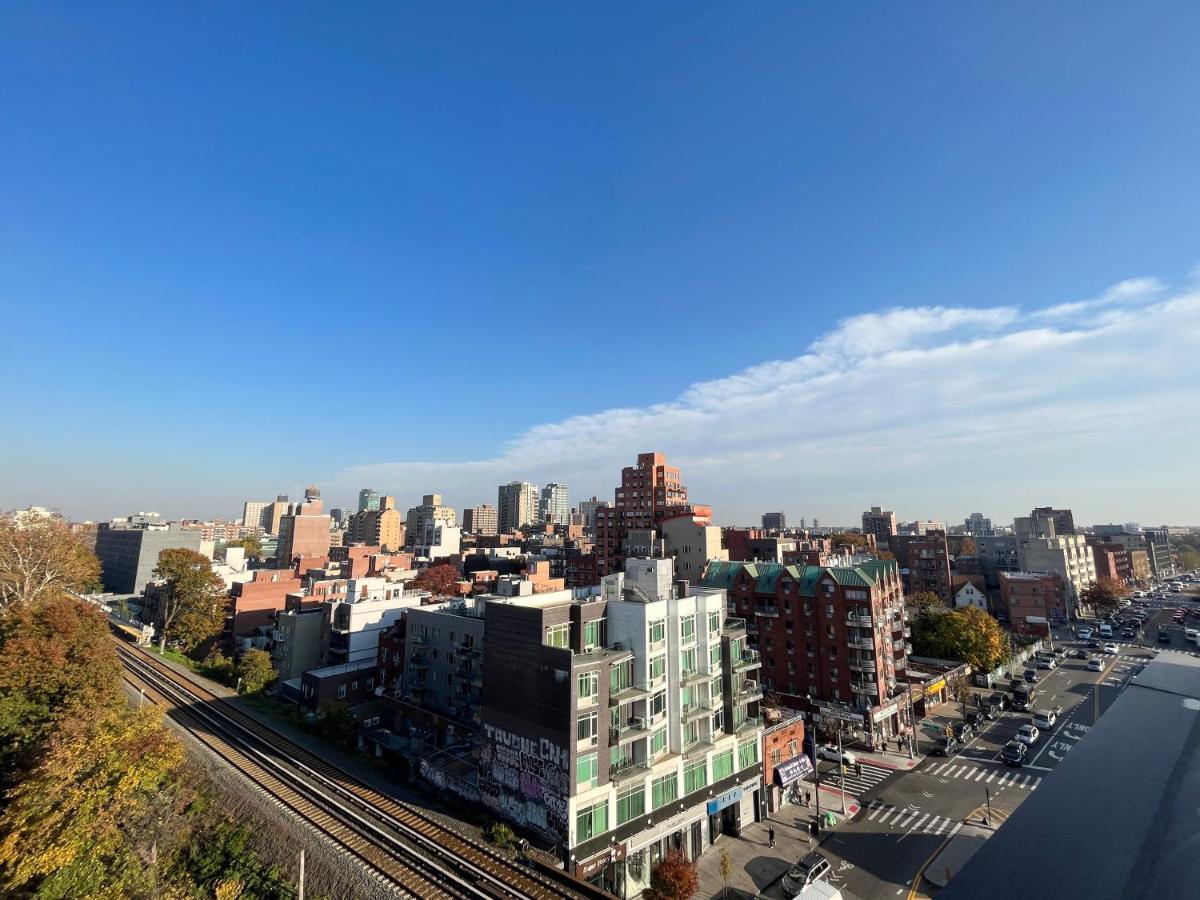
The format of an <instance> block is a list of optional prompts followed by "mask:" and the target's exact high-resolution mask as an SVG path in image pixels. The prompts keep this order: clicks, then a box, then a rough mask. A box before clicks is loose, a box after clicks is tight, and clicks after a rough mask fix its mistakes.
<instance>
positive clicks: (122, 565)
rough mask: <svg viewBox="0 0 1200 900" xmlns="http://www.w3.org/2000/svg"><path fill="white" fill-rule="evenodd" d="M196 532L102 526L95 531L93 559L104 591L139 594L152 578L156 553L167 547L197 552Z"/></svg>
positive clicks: (173, 528) (197, 540) (177, 529)
mask: <svg viewBox="0 0 1200 900" xmlns="http://www.w3.org/2000/svg"><path fill="white" fill-rule="evenodd" d="M200 541H201V534H200V532H199V531H183V530H181V529H179V528H176V527H174V526H172V527H171V528H169V529H165V530H163V529H147V528H121V527H112V526H110V525H108V524H101V525H100V528H99V529H98V530H97V532H96V556H97V557H99V558H100V578H101V580H102V581H103V582H104V588H105V590H108V591H112V592H113V593H117V594H140V593H142V592H143V591H144V590H145V589H146V583H147V582H148V581H149V580H150V579H151V578H152V577H153V574H154V568H155V566H157V565H158V554H159V553H161V552H162V551H163V550H166V549H168V548H177V547H179V548H184V549H188V550H196V551H199V550H200Z"/></svg>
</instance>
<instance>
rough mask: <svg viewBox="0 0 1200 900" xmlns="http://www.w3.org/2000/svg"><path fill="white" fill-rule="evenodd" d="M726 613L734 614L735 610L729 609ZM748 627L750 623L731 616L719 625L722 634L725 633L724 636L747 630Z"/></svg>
mask: <svg viewBox="0 0 1200 900" xmlns="http://www.w3.org/2000/svg"><path fill="white" fill-rule="evenodd" d="M727 612H730V613H733V612H736V610H735V609H732V608H730V609H728V610H727ZM749 626H750V623H749V622H747V621H746V620H745V619H740V618H737V617H733V616H731V617H729V618H726V619H725V621H724V622H723V623H722V624H721V630H722V631H723V632H725V633H726V634H736V633H737V632H739V631H741V630H742V629H743V628H748V627H749Z"/></svg>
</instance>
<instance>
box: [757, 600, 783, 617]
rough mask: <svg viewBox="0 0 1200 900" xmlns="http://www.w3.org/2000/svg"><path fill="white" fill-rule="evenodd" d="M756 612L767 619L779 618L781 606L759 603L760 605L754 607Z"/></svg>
mask: <svg viewBox="0 0 1200 900" xmlns="http://www.w3.org/2000/svg"><path fill="white" fill-rule="evenodd" d="M754 614H755V615H756V616H763V617H764V618H767V619H778V618H779V607H778V606H771V605H768V604H765V603H762V604H759V605H758V606H755V607H754Z"/></svg>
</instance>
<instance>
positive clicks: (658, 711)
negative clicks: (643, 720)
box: [650, 691, 667, 719]
mask: <svg viewBox="0 0 1200 900" xmlns="http://www.w3.org/2000/svg"><path fill="white" fill-rule="evenodd" d="M666 711H667V692H666V691H659V692H658V693H657V694H655V695H654V696H653V697H651V698H650V718H651V719H653V718H655V717H657V716H661V715H662V714H663V713H665V712H666Z"/></svg>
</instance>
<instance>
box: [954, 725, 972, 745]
mask: <svg viewBox="0 0 1200 900" xmlns="http://www.w3.org/2000/svg"><path fill="white" fill-rule="evenodd" d="M953 728H954V737H955V738H956V739H957V740H958V741H960V742H962V743H966V742H967V741H969V740H970V739H971V735H973V734H974V733H975V729H974V727H973V726H972V725H971V723H970V722H967V721H965V720H964V721H962V722H955V723H954V725H953Z"/></svg>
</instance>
